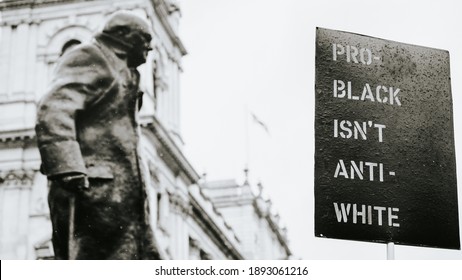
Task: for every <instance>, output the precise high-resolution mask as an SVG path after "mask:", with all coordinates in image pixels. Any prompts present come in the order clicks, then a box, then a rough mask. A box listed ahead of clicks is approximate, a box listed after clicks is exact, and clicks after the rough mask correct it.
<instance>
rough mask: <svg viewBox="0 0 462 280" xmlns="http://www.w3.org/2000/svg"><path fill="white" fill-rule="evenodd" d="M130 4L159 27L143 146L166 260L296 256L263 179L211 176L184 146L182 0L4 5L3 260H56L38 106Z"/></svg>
mask: <svg viewBox="0 0 462 280" xmlns="http://www.w3.org/2000/svg"><path fill="white" fill-rule="evenodd" d="M121 9H124V10H132V11H135V12H136V13H138V14H139V15H140V16H142V17H144V18H147V19H148V20H149V21H150V22H151V24H152V26H153V32H154V39H153V49H154V50H153V51H152V52H151V53H150V55H149V57H148V60H147V63H146V64H144V65H142V66H140V67H139V70H140V72H141V82H140V88H141V90H142V91H144V93H145V94H144V97H143V98H144V100H143V108H142V111H141V116H142V117H141V124H142V138H141V146H142V151H143V152H144V153H143V156H144V158H143V159H144V161H143V164H144V165H145V168H146V170H149V174H147V176H148V178H146V182H148V184H149V185H148V188H147V189H148V196H149V202H150V207H151V213H152V215H151V226H152V228H153V230H154V233H155V238H156V239H157V241H158V243H159V244H160V246H161V248H160V250H161V252H162V256H163V258H165V259H287V258H290V257H291V251H290V249H289V246H288V241H287V234H286V229H285V228H283V227H281V225H280V222H279V216H278V215H277V214H275V213H274V210H272V208H271V201H270V200H268V199H264V198H263V197H262V186H261V184H259V185H258V187H255V186H254V187H253V186H251V184H250V183H249V182H248V181H247V180H245V182H243V183H242V184H239V183H237V182H235V181H232V180H231V181H219V182H207V181H206V179H205V176H199V174H198V173H197V172H196V170H195V169H194V168H193V167H192V166H191V164H190V163H189V161H188V159H187V158H186V157H185V156H184V154H183V152H182V146H183V144H184V143H183V139H182V137H181V129H180V128H181V126H180V88H179V85H180V83H179V77H180V73H181V72H182V66H181V60H182V57H183V56H184V55H186V53H187V52H186V49H185V47H184V46H183V43H182V41H181V39H180V38H179V37H178V28H179V21H180V17H181V10H180V6H179V3H178V1H174V0H95V1H89V0H14V1H13V0H9V1H8V0H7V1H0V30H1V31H0V39H1V40H0V258H1V259H49V258H53V248H52V245H51V223H50V219H49V212H48V205H47V192H48V190H47V180H46V178H45V177H44V176H43V175H42V174H41V173H40V172H39V167H40V155H39V152H38V149H37V146H36V140H35V133H34V125H35V115H36V104H37V102H38V100H39V99H40V98H41V96H42V94H43V93H44V92H45V91H46V88H47V85H48V84H49V82H50V78H51V74H52V71H53V68H54V64H55V62H56V61H57V59H58V58H59V57H60V55H62V54H63V53H64V52H65V51H66V50H67V49H69V48H72V47H73V46H75V45H77V44H80V43H82V42H86V41H88V40H90V39H91V37H92V35H93V34H94V33H95V32H97V31H98V29H99V27H100V25H101V23H102V22H103V21H104V19H105V17H106V16H108V15H109V14H111V13H113V12H115V11H117V10H121Z"/></svg>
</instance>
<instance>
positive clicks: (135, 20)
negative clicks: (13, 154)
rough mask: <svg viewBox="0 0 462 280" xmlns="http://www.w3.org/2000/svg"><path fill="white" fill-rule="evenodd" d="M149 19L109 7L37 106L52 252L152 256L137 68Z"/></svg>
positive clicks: (85, 256)
mask: <svg viewBox="0 0 462 280" xmlns="http://www.w3.org/2000/svg"><path fill="white" fill-rule="evenodd" d="M151 39H152V38H151V32H150V27H149V24H148V23H147V22H146V21H145V20H143V19H142V18H140V17H138V16H135V15H134V14H132V13H130V12H116V13H114V14H113V15H111V16H110V17H109V19H108V20H107V22H106V24H105V26H104V28H103V31H102V32H101V33H99V34H97V35H95V37H94V38H93V40H92V42H90V43H87V44H81V45H78V46H77V47H75V48H73V49H71V50H69V51H67V52H66V53H65V54H64V55H63V56H62V57H61V58H60V60H59V61H58V63H57V66H56V71H55V76H54V78H53V81H52V83H51V86H50V89H49V91H48V92H47V94H46V95H45V96H44V97H43V99H42V100H41V102H40V104H39V107H38V115H37V124H36V133H37V141H38V147H39V150H40V154H41V157H42V172H43V173H44V174H45V175H46V176H47V177H48V181H49V195H48V202H49V206H50V214H51V221H52V225H53V246H54V250H55V256H56V259H158V258H160V256H159V251H158V247H157V246H156V243H155V242H154V237H153V233H152V229H151V227H150V224H149V208H148V204H147V196H146V190H145V184H144V182H143V173H142V169H141V168H142V166H141V159H140V154H139V152H138V140H139V135H138V130H139V128H138V123H137V114H138V110H139V107H140V106H141V94H140V92H139V89H138V84H139V73H138V71H137V70H136V67H137V66H139V65H141V64H143V63H144V62H145V61H146V57H147V54H148V52H149V51H150V50H151V48H150V42H151Z"/></svg>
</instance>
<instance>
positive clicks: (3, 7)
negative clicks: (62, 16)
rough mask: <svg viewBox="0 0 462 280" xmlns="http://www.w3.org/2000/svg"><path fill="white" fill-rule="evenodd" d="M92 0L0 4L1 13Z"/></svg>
mask: <svg viewBox="0 0 462 280" xmlns="http://www.w3.org/2000/svg"><path fill="white" fill-rule="evenodd" d="M87 1H92V0H4V1H2V2H0V11H6V10H14V9H23V8H35V7H41V6H47V5H54V4H62V3H68V2H87Z"/></svg>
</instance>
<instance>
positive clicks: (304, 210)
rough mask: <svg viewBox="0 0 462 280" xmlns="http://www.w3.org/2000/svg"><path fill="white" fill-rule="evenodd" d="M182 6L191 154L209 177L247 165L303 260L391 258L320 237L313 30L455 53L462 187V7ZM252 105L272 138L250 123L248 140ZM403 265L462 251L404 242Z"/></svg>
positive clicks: (441, 0) (245, 1)
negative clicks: (316, 196)
mask: <svg viewBox="0 0 462 280" xmlns="http://www.w3.org/2000/svg"><path fill="white" fill-rule="evenodd" d="M181 5H182V15H183V17H182V20H181V38H182V40H183V42H184V44H185V45H186V47H187V49H188V52H189V54H188V55H187V56H186V57H185V58H184V60H183V63H184V73H183V75H182V78H181V79H182V83H181V94H182V99H181V101H182V132H183V137H184V139H185V142H186V147H185V151H186V154H187V156H188V158H189V159H190V160H191V162H192V163H193V165H194V166H195V168H196V169H197V170H198V172H200V173H202V172H206V173H207V178H208V180H214V179H237V180H238V181H239V182H242V180H243V171H242V170H243V169H244V167H245V165H246V162H247V158H249V166H250V176H251V180H252V182H253V183H256V182H258V181H261V182H262V183H263V185H264V190H265V193H266V195H267V196H268V197H270V198H271V199H272V201H273V202H274V204H273V205H274V209H275V210H276V211H278V212H279V213H280V215H281V219H282V222H283V224H285V225H287V227H288V230H289V239H290V245H291V248H292V250H293V251H294V253H295V255H297V256H299V257H302V258H304V259H350V258H351V259H385V258H386V245H384V244H376V243H366V242H354V241H345V240H335V239H321V238H315V237H314V212H313V211H314V209H313V205H314V198H313V192H314V177H313V176H314V100H315V99H314V69H315V63H314V61H315V29H316V26H318V27H324V28H330V29H338V30H344V31H349V32H354V33H360V34H365V35H369V36H374V37H378V38H383V39H388V40H393V41H398V42H403V43H409V44H415V45H422V46H427V47H433V48H439V49H445V50H449V52H450V55H451V76H452V92H453V101H454V112H455V113H454V119H455V124H454V125H455V130H456V150H457V153H458V154H457V161H458V162H459V165H458V170H457V171H458V178H459V182H461V181H462V180H461V177H460V176H461V175H462V169H461V167H462V164H461V163H460V162H461V160H462V159H461V154H460V153H461V151H460V147H461V146H460V145H461V144H460V143H461V141H462V127H461V121H460V120H461V119H462V96H461V92H462V78H461V77H462V17H461V11H462V4H459V2H458V1H456V0H454V1H449V0H438V1H395V0H392V1H390V0H387V1H383V0H382V1H370V0H369V1H359V0H357V1H327V0H323V1H302V0H298V1H297V0H194V1H188V0H183V1H181ZM246 108H248V111H250V112H253V113H254V114H255V115H256V116H257V117H258V118H259V119H260V120H261V121H263V122H264V123H265V124H266V125H267V126H268V129H269V133H267V132H266V131H265V130H264V129H262V127H261V126H259V125H256V124H255V123H251V125H250V126H249V137H248V139H249V141H246V139H247V137H246ZM247 142H248V143H249V145H247V144H246V143H247ZM246 147H249V148H248V149H247V148H246ZM247 150H248V151H249V152H248V153H247V152H246V151H247ZM247 154H248V155H249V156H247ZM460 193H461V191H460V190H459V201H462V199H461V195H460ZM459 205H460V203H459ZM459 209H460V207H459ZM459 212H460V210H459ZM459 219H460V217H459ZM395 257H396V258H397V259H409V258H410V259H440V258H442V259H462V253H461V251H457V250H443V249H430V248H420V247H410V246H395Z"/></svg>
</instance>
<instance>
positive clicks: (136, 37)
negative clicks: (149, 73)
mask: <svg viewBox="0 0 462 280" xmlns="http://www.w3.org/2000/svg"><path fill="white" fill-rule="evenodd" d="M126 39H127V42H130V44H131V45H132V46H133V47H132V49H131V50H130V53H129V54H128V65H129V66H130V67H137V66H139V65H141V64H143V63H145V62H146V58H147V57H148V53H149V51H151V50H152V48H151V39H152V38H151V35H150V34H149V33H145V32H143V31H140V30H135V31H133V32H131V33H130V34H129V36H127V38H126Z"/></svg>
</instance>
